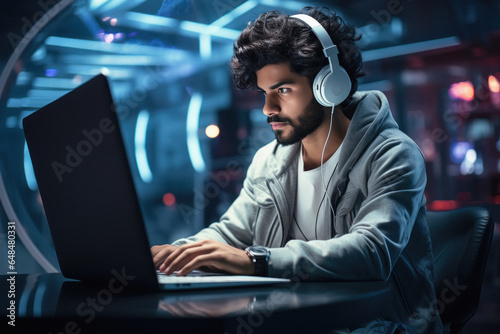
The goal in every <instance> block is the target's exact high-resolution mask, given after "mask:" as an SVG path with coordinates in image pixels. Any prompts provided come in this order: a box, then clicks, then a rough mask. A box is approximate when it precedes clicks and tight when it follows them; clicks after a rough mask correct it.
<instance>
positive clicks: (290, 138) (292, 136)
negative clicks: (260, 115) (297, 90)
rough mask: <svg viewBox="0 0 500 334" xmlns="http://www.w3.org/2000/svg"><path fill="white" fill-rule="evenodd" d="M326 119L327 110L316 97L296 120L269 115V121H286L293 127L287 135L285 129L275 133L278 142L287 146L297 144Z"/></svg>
mask: <svg viewBox="0 0 500 334" xmlns="http://www.w3.org/2000/svg"><path fill="white" fill-rule="evenodd" d="M324 119H325V112H324V110H323V107H322V106H321V105H320V104H319V103H318V102H316V100H315V99H314V98H312V99H311V102H310V103H309V105H308V106H307V107H306V109H305V110H304V112H303V113H302V115H300V116H299V117H298V119H297V121H296V122H294V121H292V120H291V119H289V118H286V117H279V116H271V117H268V118H267V122H268V123H270V122H284V123H287V124H288V125H289V126H291V127H292V129H291V131H290V132H289V133H288V135H285V134H284V131H283V130H275V131H274V135H275V136H276V140H277V141H278V143H280V144H281V145H284V146H286V145H292V144H295V143H297V142H299V141H301V140H302V139H304V138H305V137H307V136H308V135H309V134H310V133H313V132H314V131H315V130H316V129H317V128H318V127H319V126H320V125H321V123H323V120H324Z"/></svg>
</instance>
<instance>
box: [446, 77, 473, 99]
mask: <svg viewBox="0 0 500 334" xmlns="http://www.w3.org/2000/svg"><path fill="white" fill-rule="evenodd" d="M448 94H450V96H451V97H453V98H456V99H460V100H464V101H467V102H470V101H472V100H473V99H474V86H473V85H472V82H470V81H463V82H458V83H454V84H453V85H451V87H450V89H449V90H448Z"/></svg>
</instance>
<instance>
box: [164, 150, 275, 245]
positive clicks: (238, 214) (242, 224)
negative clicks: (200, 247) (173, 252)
mask: <svg viewBox="0 0 500 334" xmlns="http://www.w3.org/2000/svg"><path fill="white" fill-rule="evenodd" d="M270 149H272V146H270V145H268V146H266V147H264V148H262V149H260V150H259V151H258V152H257V153H256V154H255V156H254V158H253V161H252V164H251V165H250V166H249V168H248V171H247V177H246V178H245V181H244V183H243V188H242V190H241V192H240V194H239V195H238V197H237V198H236V200H235V201H234V202H233V203H232V204H231V206H230V207H229V209H228V210H227V211H226V212H225V213H224V215H222V217H221V218H220V220H219V221H218V222H215V223H212V224H210V225H209V226H208V227H207V228H204V229H203V230H201V231H200V232H198V233H197V234H195V235H194V236H192V237H189V238H184V239H179V240H177V241H175V242H173V243H172V245H174V246H181V245H183V244H186V243H190V242H196V241H201V240H207V239H212V240H216V241H219V242H222V243H226V244H228V245H231V246H233V247H236V248H240V249H244V248H246V247H248V246H251V245H253V240H254V235H253V234H254V228H253V225H254V217H255V216H256V214H257V210H258V204H257V202H256V200H255V193H254V188H255V181H256V179H258V178H259V174H260V173H259V171H257V170H260V169H262V166H261V165H262V161H265V160H266V159H265V158H263V156H265V155H267V154H269V151H270ZM257 166H258V167H257Z"/></svg>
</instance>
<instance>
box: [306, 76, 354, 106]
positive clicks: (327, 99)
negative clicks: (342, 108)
mask: <svg viewBox="0 0 500 334" xmlns="http://www.w3.org/2000/svg"><path fill="white" fill-rule="evenodd" d="M313 92H314V97H315V98H316V100H317V101H318V103H319V104H321V105H322V106H324V107H331V106H333V105H339V104H341V103H342V102H344V100H345V99H346V98H347V97H348V96H349V93H350V92H351V79H350V78H349V75H348V74H347V72H346V71H345V70H344V68H343V67H341V66H338V67H337V68H336V71H335V72H334V73H333V74H332V72H331V71H330V66H325V67H323V68H322V69H321V71H319V73H318V75H316V78H314V82H313Z"/></svg>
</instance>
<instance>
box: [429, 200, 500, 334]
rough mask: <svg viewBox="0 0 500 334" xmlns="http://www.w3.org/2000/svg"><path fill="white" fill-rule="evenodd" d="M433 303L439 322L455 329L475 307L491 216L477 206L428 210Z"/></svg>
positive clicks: (486, 250)
mask: <svg viewBox="0 0 500 334" xmlns="http://www.w3.org/2000/svg"><path fill="white" fill-rule="evenodd" d="M427 224H428V226H429V231H430V236H431V241H432V247H433V253H434V288H435V291H436V298H437V300H436V306H437V309H438V311H439V314H440V316H441V320H442V321H443V325H445V326H447V325H449V326H450V329H451V331H452V332H455V331H459V330H461V329H462V327H463V326H464V325H465V324H466V323H467V321H468V320H469V319H470V318H471V317H472V315H473V314H474V312H475V311H476V309H477V306H478V303H479V297H480V294H481V285H482V280H483V274H484V269H485V267H486V260H487V258H488V251H489V248H490V245H491V240H492V237H493V226H494V224H493V219H492V218H491V215H490V213H489V211H488V210H486V209H484V208H480V207H469V208H462V209H457V210H452V211H428V212H427Z"/></svg>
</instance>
